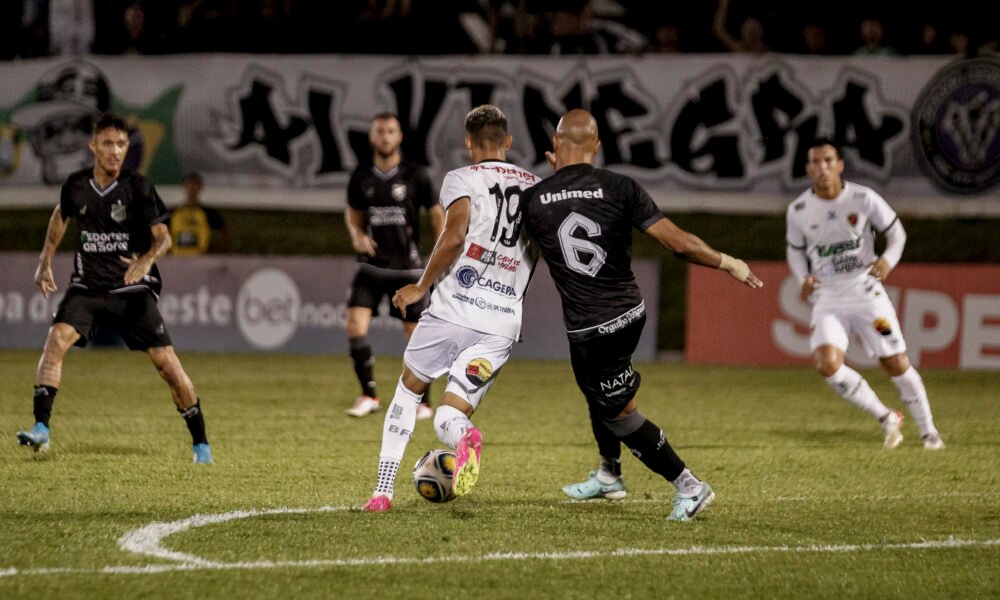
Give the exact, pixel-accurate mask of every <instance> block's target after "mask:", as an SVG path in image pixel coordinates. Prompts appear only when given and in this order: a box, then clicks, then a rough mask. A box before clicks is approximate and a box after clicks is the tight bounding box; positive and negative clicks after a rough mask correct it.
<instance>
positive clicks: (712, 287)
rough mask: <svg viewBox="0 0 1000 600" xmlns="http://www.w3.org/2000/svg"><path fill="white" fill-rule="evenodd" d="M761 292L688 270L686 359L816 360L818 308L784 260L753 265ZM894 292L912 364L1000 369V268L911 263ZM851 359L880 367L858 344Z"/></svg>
mask: <svg viewBox="0 0 1000 600" xmlns="http://www.w3.org/2000/svg"><path fill="white" fill-rule="evenodd" d="M750 266H751V268H752V269H753V272H754V273H755V274H757V276H758V277H760V278H761V279H762V280H763V281H764V282H765V286H764V287H763V288H762V289H759V290H750V289H747V288H743V287H740V286H734V285H732V282H731V281H728V280H727V278H725V277H719V276H718V273H713V272H711V271H709V270H707V269H689V270H688V292H687V293H688V296H687V330H686V332H687V335H686V340H687V341H686V348H685V358H686V360H687V361H688V362H691V363H705V364H742V365H812V358H811V352H810V350H809V319H810V314H811V307H810V306H809V305H808V304H806V303H805V302H803V301H802V300H801V299H800V298H799V289H800V287H799V283H798V281H796V280H795V278H794V277H792V276H791V274H790V273H789V271H788V268H787V267H786V266H785V263H783V262H755V263H751V265H750ZM885 287H886V291H887V292H888V294H889V297H890V299H892V301H893V304H894V305H895V306H896V311H897V314H898V316H899V323H900V325H901V327H902V330H903V336H904V337H905V339H906V346H907V354H908V355H909V357H910V361H911V362H912V363H913V364H915V365H918V366H927V367H958V368H961V369H1000V266H997V265H968V264H907V263H903V264H901V265H900V266H899V267H897V268H896V269H895V270H893V271H892V273H891V274H890V275H889V279H888V281H886V284H885ZM847 358H848V361H849V362H851V363H852V364H855V365H859V366H862V367H871V366H876V365H877V361H876V360H874V359H871V358H869V357H868V356H866V355H865V353H864V352H863V351H862V350H861V346H860V344H858V343H853V342H852V343H851V346H850V348H849V350H848V353H847Z"/></svg>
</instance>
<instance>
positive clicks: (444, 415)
mask: <svg viewBox="0 0 1000 600" xmlns="http://www.w3.org/2000/svg"><path fill="white" fill-rule="evenodd" d="M470 427H472V421H470V420H469V417H467V416H465V413H464V412H462V411H460V410H458V409H457V408H455V407H454V406H448V405H447V404H442V405H441V406H438V407H437V410H436V411H435V412H434V432H435V433H437V436H438V439H439V440H441V442H442V443H444V444H445V445H446V446H448V447H449V448H451V449H452V450H454V449H455V446H457V445H458V440H460V439H461V438H462V435H463V434H465V432H466V431H467V430H468V429H469V428H470Z"/></svg>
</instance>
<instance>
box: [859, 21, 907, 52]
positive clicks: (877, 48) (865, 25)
mask: <svg viewBox="0 0 1000 600" xmlns="http://www.w3.org/2000/svg"><path fill="white" fill-rule="evenodd" d="M861 41H862V44H861V46H860V47H859V48H858V49H857V50H855V51H854V55H855V56H896V55H897V54H899V52H897V51H896V49H895V48H893V47H892V46H889V45H886V43H885V29H884V28H883V27H882V21H881V20H879V19H865V20H863V21H861Z"/></svg>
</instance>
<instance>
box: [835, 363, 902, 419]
mask: <svg viewBox="0 0 1000 600" xmlns="http://www.w3.org/2000/svg"><path fill="white" fill-rule="evenodd" d="M826 383H827V385H829V386H830V387H831V388H833V391H835V392H837V393H838V394H840V396H841V397H842V398H844V400H847V401H848V402H850V403H851V404H853V405H854V406H857V407H858V408H860V409H861V410H863V411H865V412H866V413H868V414H870V415H871V416H873V417H875V418H876V419H881V418H883V417H884V416H886V415H887V414H889V409H888V408H886V406H885V404H882V401H881V400H879V399H878V396H876V395H875V391H874V390H872V388H871V386H869V385H868V382H867V381H865V378H864V377H862V376H861V373H858V372H857V371H855V370H854V369H852V368H850V367H848V366H847V365H840V368H839V369H837V372H836V373H834V374H833V375H830V376H829V377H827V378H826Z"/></svg>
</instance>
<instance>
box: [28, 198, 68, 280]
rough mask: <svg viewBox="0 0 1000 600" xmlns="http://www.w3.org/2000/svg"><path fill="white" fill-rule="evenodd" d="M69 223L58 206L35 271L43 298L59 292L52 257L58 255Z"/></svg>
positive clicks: (46, 232) (51, 218)
mask: <svg viewBox="0 0 1000 600" xmlns="http://www.w3.org/2000/svg"><path fill="white" fill-rule="evenodd" d="M67 225H68V223H67V222H66V219H64V218H63V214H62V208H60V207H59V205H56V207H55V209H53V211H52V216H51V217H49V226H48V228H47V229H46V230H45V244H44V245H43V246H42V253H41V254H39V255H38V268H36V269H35V285H37V286H38V287H39V289H41V290H42V296H43V297H45V298H48V297H49V294H50V293H52V292H54V291H56V290H58V289H59V286H57V285H56V280H55V277H53V276H52V257H53V256H54V255H55V253H56V248H58V247H59V243H60V242H62V239H63V236H65V235H66V227H67Z"/></svg>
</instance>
